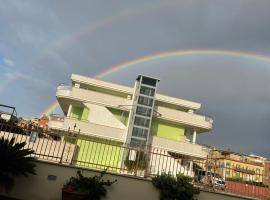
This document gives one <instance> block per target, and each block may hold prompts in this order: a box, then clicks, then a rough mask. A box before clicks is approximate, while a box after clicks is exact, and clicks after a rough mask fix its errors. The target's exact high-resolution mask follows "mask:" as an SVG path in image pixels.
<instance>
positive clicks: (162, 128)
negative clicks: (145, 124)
mask: <svg viewBox="0 0 270 200" xmlns="http://www.w3.org/2000/svg"><path fill="white" fill-rule="evenodd" d="M184 132H185V129H184V128H183V127H181V126H179V125H175V124H172V123H168V122H164V121H159V120H155V119H154V120H153V121H152V126H151V133H152V135H154V136H158V137H162V138H166V139H171V140H176V141H179V140H180V139H181V138H182V137H185V136H184Z"/></svg>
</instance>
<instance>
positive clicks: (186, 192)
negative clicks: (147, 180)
mask: <svg viewBox="0 0 270 200" xmlns="http://www.w3.org/2000/svg"><path fill="white" fill-rule="evenodd" d="M191 182H192V179H191V178H190V177H187V176H184V175H181V174H178V175H177V176H176V177H174V176H173V175H171V174H170V173H168V174H166V173H162V174H161V175H158V176H156V177H154V178H153V179H152V183H153V185H154V186H155V187H156V188H157V189H158V190H159V192H160V200H192V199H194V196H195V195H196V194H199V193H200V190H199V189H198V188H196V187H194V186H193V185H192V183H191Z"/></svg>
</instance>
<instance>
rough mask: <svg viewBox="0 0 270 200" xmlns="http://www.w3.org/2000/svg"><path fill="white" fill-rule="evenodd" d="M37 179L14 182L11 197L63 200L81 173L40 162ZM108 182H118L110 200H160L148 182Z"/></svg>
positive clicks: (208, 199)
mask: <svg viewBox="0 0 270 200" xmlns="http://www.w3.org/2000/svg"><path fill="white" fill-rule="evenodd" d="M36 169H37V175H36V176H29V177H27V178H26V177H19V178H16V180H15V186H14V188H13V190H12V191H11V192H10V194H9V196H12V197H17V198H21V199H27V200H36V199H38V200H58V199H61V188H62V186H63V184H64V183H65V182H66V181H67V180H68V179H69V177H70V176H75V175H76V171H77V170H78V169H76V168H74V167H69V166H61V165H58V164H49V163H44V162H37V167H36ZM96 173H97V172H95V171H90V170H83V175H85V176H93V175H94V174H96ZM48 175H55V176H56V180H48ZM104 178H105V179H111V180H114V179H117V180H118V181H117V183H115V184H114V185H113V186H112V187H110V188H109V189H108V195H107V197H106V199H107V200H122V199H123V200H126V199H128V200H158V199H159V194H158V191H157V190H156V189H155V188H154V187H153V186H152V183H151V182H150V181H148V180H143V179H139V178H131V177H127V176H119V175H114V174H108V175H106V176H105V177H104ZM198 199H199V200H212V199H213V200H216V199H219V200H227V199H230V200H237V199H241V198H237V197H232V196H227V195H220V194H217V193H211V192H205V191H202V192H201V194H200V195H199V198H198Z"/></svg>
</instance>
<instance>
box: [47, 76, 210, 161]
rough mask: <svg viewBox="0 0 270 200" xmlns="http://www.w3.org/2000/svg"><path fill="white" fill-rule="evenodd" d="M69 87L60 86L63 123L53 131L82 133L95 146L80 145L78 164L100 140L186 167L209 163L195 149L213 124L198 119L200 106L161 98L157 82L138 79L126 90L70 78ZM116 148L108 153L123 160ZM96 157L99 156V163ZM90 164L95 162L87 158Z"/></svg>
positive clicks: (203, 153) (204, 154)
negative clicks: (153, 150) (158, 152)
mask: <svg viewBox="0 0 270 200" xmlns="http://www.w3.org/2000/svg"><path fill="white" fill-rule="evenodd" d="M71 82H72V86H64V85H61V86H59V87H58V88H57V92H56V98H57V101H58V103H59V105H60V107H61V109H62V110H63V112H64V115H65V119H64V121H54V120H51V121H49V127H50V128H51V129H58V130H59V129H60V130H65V131H67V130H68V129H71V130H77V131H78V130H80V135H81V137H87V138H91V141H92V143H91V144H86V142H82V141H81V140H80V139H79V140H78V142H77V145H78V146H79V148H78V151H79V152H77V153H76V155H77V156H78V159H86V158H85V157H87V156H85V153H84V151H88V150H87V149H89V148H91V147H89V145H90V146H93V145H98V144H94V143H95V141H96V140H99V141H102V140H104V141H105V140H110V141H114V142H115V144H117V145H120V146H121V145H123V144H129V145H130V146H131V147H138V146H145V145H147V146H151V147H159V148H163V149H166V150H167V151H168V155H169V154H170V153H171V152H173V153H174V155H175V154H177V155H181V158H182V159H183V160H186V161H188V160H189V159H194V158H195V159H205V158H206V157H207V153H208V152H207V149H206V148H205V147H203V146H201V145H198V144H196V137H197V134H201V133H206V132H209V131H210V130H211V129H212V126H213V125H212V124H213V120H212V119H211V118H209V117H207V116H204V115H200V114H196V111H197V110H198V109H200V107H201V104H200V103H196V102H192V101H188V100H183V99H179V98H175V97H170V96H166V95H162V94H159V93H157V88H158V84H160V81H159V80H158V79H156V78H153V77H148V76H144V75H139V76H138V77H137V79H136V81H135V86H134V87H128V86H124V85H119V84H115V83H110V82H105V81H101V80H97V79H94V78H90V77H86V76H81V75H76V74H72V76H71ZM85 145H88V147H87V148H85V147H84V146H85ZM102 145H103V147H104V145H107V144H106V142H104V144H102ZM117 145H114V146H113V147H112V148H111V150H110V151H114V152H115V155H118V156H120V154H121V152H119V149H118V148H117V147H116V146H117ZM83 153H84V154H83ZM98 154H99V151H96V152H95V155H96V157H98ZM122 156H123V155H122ZM87 159H90V160H91V159H94V160H95V159H96V158H91V155H89V156H88V158H87ZM171 159H174V158H173V157H172V158H171ZM110 164H114V165H119V163H110ZM189 166H190V165H189Z"/></svg>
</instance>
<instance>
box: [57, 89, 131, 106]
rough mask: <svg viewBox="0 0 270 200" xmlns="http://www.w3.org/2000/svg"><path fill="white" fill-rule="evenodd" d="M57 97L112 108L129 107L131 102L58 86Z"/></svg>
mask: <svg viewBox="0 0 270 200" xmlns="http://www.w3.org/2000/svg"><path fill="white" fill-rule="evenodd" d="M56 97H57V98H58V100H59V99H61V98H65V99H73V100H78V101H83V102H91V103H96V104H101V105H104V106H110V107H115V108H118V107H119V105H129V104H131V100H128V99H126V98H122V97H118V96H114V95H110V94H105V93H100V92H95V91H93V90H86V89H81V88H76V87H68V86H58V88H57V92H56Z"/></svg>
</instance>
